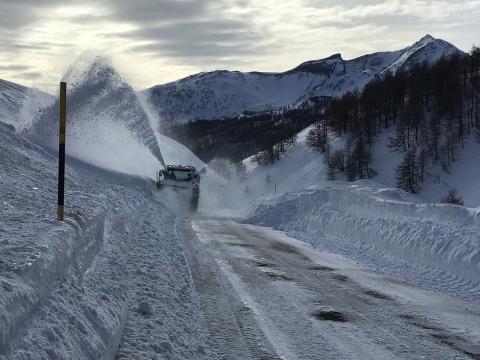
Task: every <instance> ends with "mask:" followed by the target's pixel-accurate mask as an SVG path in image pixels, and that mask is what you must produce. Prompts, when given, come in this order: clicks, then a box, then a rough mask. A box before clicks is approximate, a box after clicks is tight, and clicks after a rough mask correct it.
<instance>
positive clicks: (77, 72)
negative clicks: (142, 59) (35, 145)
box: [30, 58, 163, 165]
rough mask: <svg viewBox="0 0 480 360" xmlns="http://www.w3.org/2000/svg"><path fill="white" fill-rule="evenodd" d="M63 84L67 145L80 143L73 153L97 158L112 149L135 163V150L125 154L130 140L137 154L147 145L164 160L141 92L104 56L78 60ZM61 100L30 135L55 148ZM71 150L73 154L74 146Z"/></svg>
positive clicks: (42, 115)
mask: <svg viewBox="0 0 480 360" xmlns="http://www.w3.org/2000/svg"><path fill="white" fill-rule="evenodd" d="M65 81H66V82H67V122H68V131H67V142H69V143H70V144H72V145H73V146H75V145H78V144H80V143H81V144H82V145H81V146H80V145H79V146H78V151H79V154H71V155H82V157H83V156H85V155H86V153H87V152H88V151H89V150H90V152H91V156H92V157H94V158H98V157H100V156H101V155H102V154H104V153H105V151H109V152H110V153H111V154H112V155H116V157H123V159H122V160H123V162H130V163H133V162H135V161H134V160H133V159H130V161H129V158H130V157H131V152H132V151H126V149H127V148H128V146H126V143H127V142H128V143H129V144H130V145H131V148H135V149H136V150H139V151H140V149H141V146H143V145H145V146H147V147H148V149H149V150H150V152H151V154H150V155H152V154H153V156H154V157H155V158H157V159H158V160H160V161H163V160H162V155H161V152H160V148H159V146H158V143H157V139H156V137H155V134H154V132H153V129H152V127H151V124H150V119H149V117H148V115H147V113H146V112H145V110H144V108H143V107H142V105H141V104H140V101H139V99H138V97H137V94H136V93H135V92H134V90H133V89H132V87H131V86H130V85H129V84H128V83H127V82H126V81H124V80H123V79H122V78H121V76H120V75H119V74H118V73H117V72H116V71H115V69H113V67H112V66H110V65H109V64H108V61H106V60H105V59H103V58H96V59H94V60H93V61H87V62H86V63H82V62H80V61H78V62H77V63H76V64H75V65H73V66H72V67H71V68H70V69H69V70H68V71H67V74H66V75H65ZM58 101H59V100H58V98H57V99H56V100H55V102H54V103H52V104H51V106H49V107H47V108H45V109H44V110H43V112H42V113H40V114H39V115H38V116H37V117H36V118H35V120H34V124H33V127H32V128H31V130H30V132H31V135H32V137H34V138H35V139H36V140H37V141H38V142H39V143H42V144H46V145H49V146H56V144H57V141H58V140H57V131H58V108H59V105H58ZM115 139H117V140H118V139H122V141H120V142H118V141H114V140H115ZM102 145H103V148H102V149H101V150H100V148H99V146H102ZM69 149H70V150H72V146H70V147H69ZM94 150H95V151H94ZM122 151H123V153H122ZM80 152H81V153H80ZM99 153H100V154H99ZM150 157H151V156H149V158H150ZM119 160H120V159H119ZM102 165H103V164H102Z"/></svg>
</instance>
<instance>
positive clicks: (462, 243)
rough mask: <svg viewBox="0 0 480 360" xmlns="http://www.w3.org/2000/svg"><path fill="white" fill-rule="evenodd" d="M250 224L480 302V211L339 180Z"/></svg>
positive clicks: (273, 206) (263, 211)
mask: <svg viewBox="0 0 480 360" xmlns="http://www.w3.org/2000/svg"><path fill="white" fill-rule="evenodd" d="M249 221H250V222H253V223H255V224H259V225H264V226H273V227H275V228H277V229H279V230H284V231H287V232H288V233H289V234H290V235H292V236H294V237H297V238H299V239H301V240H304V241H306V242H309V243H311V244H312V245H313V246H315V247H318V248H320V249H325V250H327V251H331V252H335V253H339V254H342V255H346V256H347V257H349V258H353V259H355V260H357V261H360V262H362V263H363V264H365V265H367V266H370V267H372V268H374V269H376V270H381V271H384V272H387V273H389V274H392V275H396V276H399V277H401V278H405V279H408V280H409V281H412V282H415V283H417V284H420V285H427V286H428V287H433V288H436V289H439V290H446V291H448V292H451V293H453V294H455V295H458V296H462V297H464V298H466V299H472V300H478V299H480V278H479V276H478V273H479V270H480V235H479V232H478V228H479V227H480V209H469V208H466V207H463V206H457V205H450V204H427V203H423V202H421V201H420V200H419V199H418V198H416V197H415V196H413V195H411V194H409V193H406V192H404V191H402V190H399V189H392V188H385V187H382V186H381V185H379V184H376V183H374V182H372V181H368V180H362V181H357V182H354V183H345V182H338V181H336V182H324V183H321V184H320V185H319V186H317V187H312V188H309V189H306V190H302V191H299V192H293V193H288V194H285V195H283V196H281V197H279V198H277V199H274V200H272V201H271V202H270V203H268V204H264V205H260V206H259V207H258V208H257V210H256V211H255V213H254V214H253V216H252V217H251V219H250V220H249Z"/></svg>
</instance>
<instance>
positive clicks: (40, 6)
mask: <svg viewBox="0 0 480 360" xmlns="http://www.w3.org/2000/svg"><path fill="white" fill-rule="evenodd" d="M72 1H73V0H64V1H62V0H1V1H0V14H1V16H0V29H6V30H10V31H18V30H20V29H21V28H23V27H25V26H26V25H29V24H32V23H34V22H36V21H38V20H39V18H40V16H41V14H40V12H41V11H48V9H49V8H51V7H54V6H58V5H59V4H68V3H70V2H72Z"/></svg>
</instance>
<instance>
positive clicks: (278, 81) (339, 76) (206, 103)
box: [145, 35, 463, 122]
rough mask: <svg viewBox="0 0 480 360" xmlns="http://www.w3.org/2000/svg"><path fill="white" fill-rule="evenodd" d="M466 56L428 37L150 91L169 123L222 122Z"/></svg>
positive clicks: (194, 77) (209, 75) (212, 74)
mask: <svg viewBox="0 0 480 360" xmlns="http://www.w3.org/2000/svg"><path fill="white" fill-rule="evenodd" d="M455 53H463V52H462V51H461V50H459V49H457V48H456V47H455V46H453V45H452V44H450V43H448V42H446V41H443V40H440V39H435V38H433V37H431V36H430V35H427V36H425V37H423V38H422V39H420V40H419V41H417V42H415V43H414V44H413V45H411V46H409V47H407V48H405V49H402V50H398V51H393V52H379V53H374V54H369V55H365V56H361V57H359V58H356V59H352V60H344V59H343V58H342V57H341V55H340V54H335V55H332V56H330V57H328V58H326V59H321V60H315V61H308V62H305V63H303V64H301V65H299V66H298V67H296V68H294V69H292V70H289V71H286V72H283V73H260V72H248V73H244V72H238V71H225V70H222V71H213V72H207V73H199V74H195V75H192V76H189V77H187V78H184V79H181V80H178V81H175V82H172V83H168V84H164V85H158V86H154V87H152V88H150V89H147V90H145V93H146V94H147V96H148V97H149V99H150V102H151V103H152V105H153V106H154V107H155V108H156V110H157V112H158V113H159V115H160V117H161V118H162V119H163V120H164V121H171V120H175V121H178V122H187V121H191V120H196V119H218V118H222V117H226V116H233V115H238V114H241V113H242V112H244V111H255V110H263V109H269V108H278V107H281V106H289V105H295V104H298V103H299V102H303V101H305V100H308V99H309V98H310V97H312V96H338V95H341V94H344V93H345V92H346V91H349V90H354V89H357V88H362V87H363V86H364V85H365V84H366V83H367V82H369V81H370V80H371V79H373V78H374V77H375V76H378V75H382V74H384V73H385V72H388V71H392V72H395V71H397V70H399V69H407V68H408V67H409V66H411V65H412V64H414V63H418V62H423V61H426V62H429V63H433V62H435V61H436V60H438V59H439V58H440V57H441V56H448V55H451V54H455Z"/></svg>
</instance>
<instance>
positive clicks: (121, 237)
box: [0, 123, 209, 360]
mask: <svg viewBox="0 0 480 360" xmlns="http://www.w3.org/2000/svg"><path fill="white" fill-rule="evenodd" d="M56 179H57V161H56V159H55V158H54V157H52V156H51V155H50V154H49V153H47V152H45V151H44V150H42V149H41V148H40V147H38V146H36V145H35V144H33V143H31V142H30V141H29V140H27V139H25V138H23V137H22V136H20V135H18V134H16V133H15V132H14V129H13V127H12V126H10V125H6V124H3V123H0V184H1V186H0V198H1V199H2V200H1V202H0V217H1V219H2V220H1V222H0V359H2V360H6V359H111V358H113V357H114V355H115V352H116V350H117V348H118V347H119V346H120V351H119V353H118V358H130V359H132V358H136V357H137V356H140V355H138V354H141V356H140V357H141V358H154V357H155V356H162V358H182V359H192V360H193V359H206V358H208V357H209V355H208V348H207V347H206V345H205V337H204V335H203V333H202V329H201V318H200V310H199V308H198V302H197V299H196V295H195V290H194V288H193V284H192V280H191V277H190V273H189V270H188V267H187V266H186V264H185V258H184V255H183V251H182V249H181V247H180V245H179V243H178V236H177V234H176V229H175V221H176V220H175V217H174V216H173V215H172V214H170V213H169V212H168V211H167V209H166V208H165V207H163V206H162V205H160V204H159V203H158V202H156V201H155V199H154V197H153V195H152V190H153V188H154V187H153V184H152V183H151V182H150V181H148V180H146V179H142V178H139V177H132V176H128V175H122V174H119V173H110V172H107V171H104V170H101V169H98V168H95V167H92V166H89V165H86V164H84V163H81V162H75V161H73V160H68V161H67V170H66V218H65V222H59V221H57V220H56V205H55V204H56ZM140 259H141V261H140ZM145 309H147V310H145ZM139 319H140V320H139ZM145 327H148V329H146V328H145ZM124 328H125V329H127V330H126V331H125V332H124ZM119 344H120V345H119ZM132 354H136V355H135V356H134V355H132Z"/></svg>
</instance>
